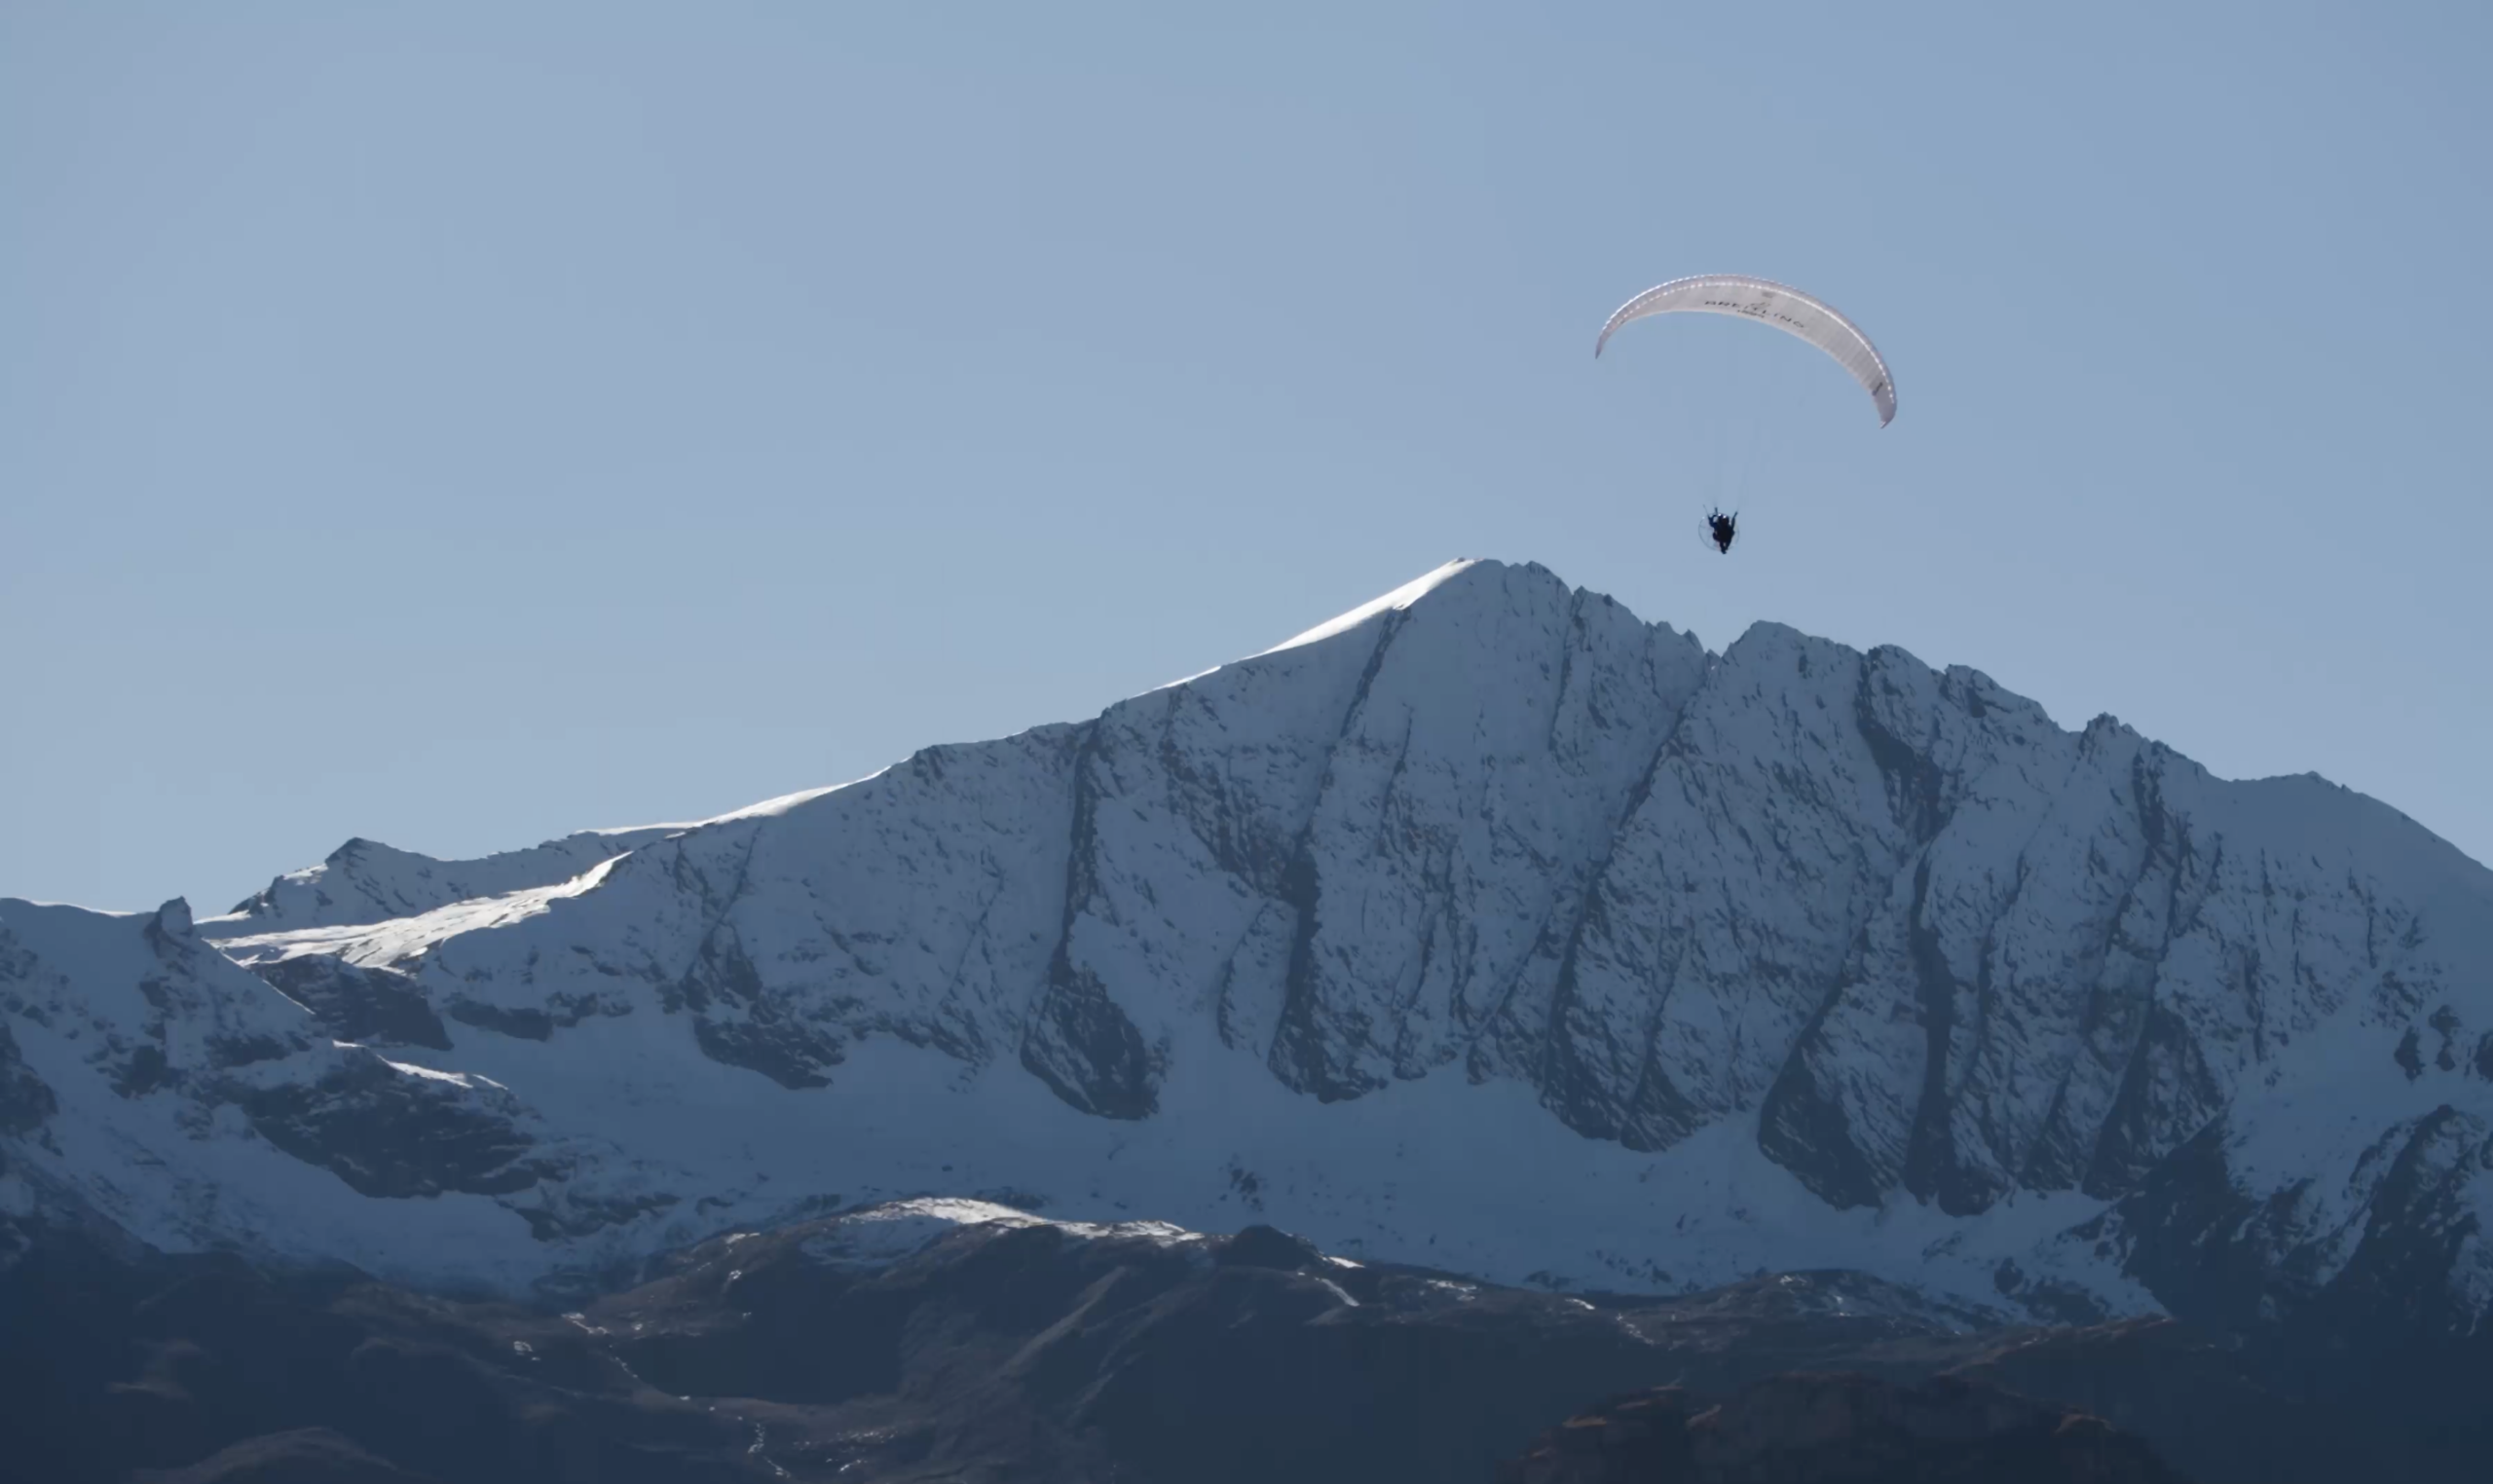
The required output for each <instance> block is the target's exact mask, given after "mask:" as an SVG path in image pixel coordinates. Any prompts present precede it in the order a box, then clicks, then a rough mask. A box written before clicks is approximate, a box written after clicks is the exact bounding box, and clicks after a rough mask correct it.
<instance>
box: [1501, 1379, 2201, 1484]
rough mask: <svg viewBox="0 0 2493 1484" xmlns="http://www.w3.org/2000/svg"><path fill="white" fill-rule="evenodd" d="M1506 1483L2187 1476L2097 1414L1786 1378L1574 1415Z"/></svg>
mask: <svg viewBox="0 0 2493 1484" xmlns="http://www.w3.org/2000/svg"><path fill="white" fill-rule="evenodd" d="M1498 1477H1499V1480H1500V1484H1855V1481H1859V1484H1872V1481H1875V1484H1990V1481H1992V1480H1998V1479H2016V1480H2019V1481H2020V1484H2180V1479H2181V1476H2180V1475H2179V1474H2177V1473H2175V1472H2173V1471H2172V1470H2171V1469H2169V1468H2167V1467H2166V1466H2165V1465H2163V1463H2162V1462H2161V1461H2159V1460H2158V1459H2157V1458H2156V1457H2155V1455H2154V1452H2153V1451H2152V1450H2150V1449H2149V1448H2148V1447H2147V1446H2146V1445H2145V1444H2144V1443H2142V1442H2140V1440H2139V1439H2137V1438H2134V1437H2130V1436H2128V1435H2126V1434H2124V1433H2122V1432H2120V1431H2118V1430H2116V1429H2114V1428H2112V1427H2111V1426H2109V1425H2108V1424H2106V1423H2104V1422H2102V1420H2101V1419H2099V1418H2093V1417H2088V1416H2086V1415H2085V1414H2083V1413H2079V1412H2069V1411H2065V1410H2063V1409H2061V1408H2058V1407H2051V1406H2045V1405H2042V1404H2040V1403H2037V1402H2033V1401H2029V1400H2028V1399H2027V1398H2025V1397H2022V1396H2018V1395H2015V1394H2013V1393H2011V1392H2007V1391H1998V1390H1995V1389H1993V1388H1991V1387H1988V1386H1985V1385H1983V1384H1981V1383H1979V1382H1971V1381H1964V1380H1960V1379H1957V1378H1954V1377H1941V1378H1939V1379H1937V1380H1933V1381H1929V1382H1925V1383H1923V1384H1921V1385H1919V1386H1899V1385H1896V1384H1894V1383H1892V1382H1884V1381H1874V1380H1872V1379H1871V1378H1869V1377H1867V1376H1858V1375H1789V1376H1778V1377H1775V1378H1773V1379H1772V1380H1768V1381H1762V1382H1759V1383H1758V1384H1757V1385H1755V1386H1752V1387H1750V1388H1748V1389H1747V1390H1745V1391H1741V1392H1739V1393H1738V1394H1736V1395H1734V1396H1731V1397H1730V1398H1728V1399H1725V1400H1721V1401H1716V1400H1712V1399H1710V1398H1704V1397H1699V1396H1695V1395H1693V1394H1692V1393H1690V1392H1688V1391H1683V1390H1681V1389H1679V1388H1677V1387H1668V1388H1664V1389H1662V1390H1659V1391H1647V1392H1643V1393H1641V1394H1638V1395H1633V1396H1623V1397H1619V1398H1616V1399H1614V1400H1612V1401H1610V1402H1607V1403H1605V1404H1604V1405H1602V1406H1601V1407H1600V1408H1599V1409H1597V1410H1595V1411H1592V1412H1588V1413H1585V1414H1583V1415H1581V1416H1578V1417H1573V1418H1570V1419H1568V1420H1567V1422H1565V1423H1564V1424H1562V1425H1561V1426H1559V1427H1558V1428H1554V1429H1552V1430H1551V1431H1550V1432H1548V1433H1547V1434H1545V1435H1544V1437H1543V1438H1542V1439H1541V1440H1540V1441H1539V1442H1538V1443H1536V1444H1535V1445H1534V1446H1533V1448H1532V1451H1531V1452H1529V1453H1528V1454H1526V1455H1525V1456H1524V1457H1523V1458H1522V1459H1520V1460H1518V1461H1516V1462H1514V1463H1512V1464H1509V1465H1507V1466H1506V1467H1504V1468H1502V1469H1501V1470H1500V1471H1499V1474H1498Z"/></svg>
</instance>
